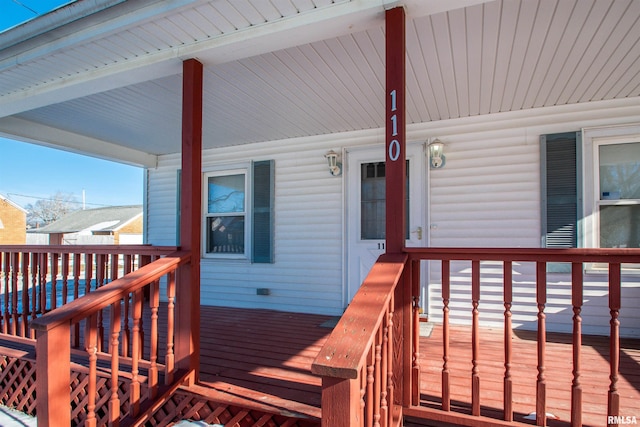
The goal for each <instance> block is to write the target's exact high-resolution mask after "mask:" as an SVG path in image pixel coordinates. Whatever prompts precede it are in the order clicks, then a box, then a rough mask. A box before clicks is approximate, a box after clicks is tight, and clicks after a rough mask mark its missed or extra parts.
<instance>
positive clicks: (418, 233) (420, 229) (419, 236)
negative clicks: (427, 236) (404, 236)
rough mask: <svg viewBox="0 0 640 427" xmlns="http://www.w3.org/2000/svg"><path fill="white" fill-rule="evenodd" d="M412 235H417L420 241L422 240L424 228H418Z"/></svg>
mask: <svg viewBox="0 0 640 427" xmlns="http://www.w3.org/2000/svg"><path fill="white" fill-rule="evenodd" d="M412 233H416V235H417V237H418V240H422V227H417V228H416V229H415V230H413V231H412Z"/></svg>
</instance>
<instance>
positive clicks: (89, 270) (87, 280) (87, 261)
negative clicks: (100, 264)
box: [84, 253, 93, 295]
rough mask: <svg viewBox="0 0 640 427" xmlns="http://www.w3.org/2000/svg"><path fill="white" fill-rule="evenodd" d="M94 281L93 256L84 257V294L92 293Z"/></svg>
mask: <svg viewBox="0 0 640 427" xmlns="http://www.w3.org/2000/svg"><path fill="white" fill-rule="evenodd" d="M92 280H93V254H89V253H87V254H85V255H84V294H85V295H88V294H89V293H91V281H92Z"/></svg>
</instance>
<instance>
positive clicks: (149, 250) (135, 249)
mask: <svg viewBox="0 0 640 427" xmlns="http://www.w3.org/2000/svg"><path fill="white" fill-rule="evenodd" d="M177 250H178V248H177V247H176V246H153V245H0V252H23V253H25V252H29V253H58V254H64V253H68V254H73V253H90V254H101V255H110V254H131V255H168V254H170V253H171V252H175V251H177Z"/></svg>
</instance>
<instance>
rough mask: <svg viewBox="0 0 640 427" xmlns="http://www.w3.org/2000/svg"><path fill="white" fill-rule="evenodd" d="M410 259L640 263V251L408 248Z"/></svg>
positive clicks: (630, 249)
mask: <svg viewBox="0 0 640 427" xmlns="http://www.w3.org/2000/svg"><path fill="white" fill-rule="evenodd" d="M405 252H406V253H407V254H409V257H410V258H411V259H424V260H429V259H434V260H436V259H437V260H461V261H521V262H527V261H530V262H538V261H545V262H580V263H582V262H603V263H609V262H620V263H640V249H639V248H588V249H587V248H573V249H557V248H461V247H456V248H446V247H444V248H443V247H441V248H434V247H429V248H414V247H411V248H405Z"/></svg>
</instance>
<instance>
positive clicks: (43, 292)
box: [38, 252, 49, 314]
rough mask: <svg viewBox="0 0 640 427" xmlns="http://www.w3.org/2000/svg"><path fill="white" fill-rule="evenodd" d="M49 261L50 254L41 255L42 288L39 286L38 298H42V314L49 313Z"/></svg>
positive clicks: (40, 279) (39, 277) (40, 278)
mask: <svg viewBox="0 0 640 427" xmlns="http://www.w3.org/2000/svg"><path fill="white" fill-rule="evenodd" d="M48 261H49V253H48V252H43V253H41V254H40V275H39V276H38V279H39V283H40V286H38V292H39V293H38V296H39V297H40V298H39V299H40V314H45V313H46V312H47V270H48V265H49V263H48Z"/></svg>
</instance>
